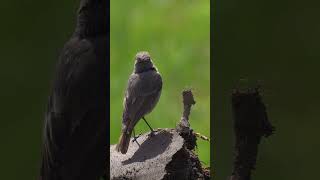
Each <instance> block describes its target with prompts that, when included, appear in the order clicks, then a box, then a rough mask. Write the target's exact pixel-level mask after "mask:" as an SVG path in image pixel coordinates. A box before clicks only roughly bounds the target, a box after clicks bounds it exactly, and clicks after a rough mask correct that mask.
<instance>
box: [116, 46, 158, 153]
mask: <svg viewBox="0 0 320 180" xmlns="http://www.w3.org/2000/svg"><path fill="white" fill-rule="evenodd" d="M161 90H162V78H161V75H160V73H159V71H158V69H157V68H156V66H155V65H154V64H153V62H152V60H151V57H150V54H149V53H148V52H147V51H141V52H138V53H137V54H136V57H135V65H134V70H133V73H132V74H131V75H130V77H129V80H128V84H127V89H126V91H125V97H124V101H123V106H124V110H123V114H122V129H121V136H120V138H119V142H118V144H117V146H116V150H117V151H118V152H121V153H122V154H126V153H127V151H128V147H129V144H130V137H131V134H132V131H134V126H135V125H136V124H137V123H138V121H139V120H140V119H141V118H142V119H143V120H144V121H145V123H146V124H147V125H148V127H149V128H150V130H151V135H152V134H153V133H154V131H153V129H152V128H151V126H150V125H149V124H148V122H147V121H146V119H145V117H144V116H145V115H147V114H149V113H150V112H151V111H152V110H153V109H154V108H155V106H156V104H157V103H158V101H159V99H160V95H161Z"/></svg>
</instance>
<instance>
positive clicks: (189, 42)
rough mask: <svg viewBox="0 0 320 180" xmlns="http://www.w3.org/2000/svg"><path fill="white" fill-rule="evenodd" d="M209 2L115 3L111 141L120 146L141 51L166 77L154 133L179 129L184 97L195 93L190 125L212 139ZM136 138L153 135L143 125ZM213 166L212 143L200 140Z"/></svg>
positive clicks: (151, 120) (202, 151)
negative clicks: (132, 77) (126, 103)
mask: <svg viewBox="0 0 320 180" xmlns="http://www.w3.org/2000/svg"><path fill="white" fill-rule="evenodd" d="M209 3H210V1H208V0H202V1H195V0H181V1H171V0H161V1H159V0H147V1H146V0H136V1H125V0H112V1H111V6H110V9H111V22H110V23H111V24H110V29H111V31H110V38H111V41H110V46H111V49H110V54H111V59H110V65H111V67H110V78H111V79H110V83H111V84H110V86H111V89H110V98H111V102H110V104H111V108H110V111H111V117H110V125H111V128H110V130H111V132H110V142H111V144H115V143H117V141H118V138H119V136H120V130H121V117H122V110H123V105H122V104H123V96H124V92H125V88H126V85H127V80H128V77H129V75H130V74H131V73H132V71H133V65H134V56H135V54H136V53H137V52H138V51H141V50H145V51H149V52H150V54H151V57H152V59H153V62H154V63H155V65H156V66H157V68H158V69H159V71H160V73H161V75H162V78H163V89H162V94H161V98H160V101H159V103H158V105H157V106H156V108H155V109H154V110H153V112H152V113H150V114H149V115H147V116H146V119H147V120H148V121H149V123H150V124H151V126H152V127H153V128H165V127H171V128H173V127H175V125H176V123H177V122H178V121H179V120H180V117H181V114H182V109H183V108H182V97H181V92H182V90H183V89H184V88H192V89H193V92H194V95H195V100H196V102H197V103H196V105H195V106H194V107H193V109H192V112H191V116H190V123H191V126H192V128H193V129H194V130H195V131H196V132H200V133H201V134H203V135H206V136H210V5H209ZM135 130H136V133H143V132H146V131H148V127H147V125H146V124H145V123H144V122H143V121H140V122H139V123H138V124H137V126H136V128H135ZM197 151H198V153H199V156H200V159H201V160H202V161H203V162H204V163H205V165H207V166H209V163H210V155H209V154H210V144H209V143H208V142H205V141H202V140H199V141H198V150H197Z"/></svg>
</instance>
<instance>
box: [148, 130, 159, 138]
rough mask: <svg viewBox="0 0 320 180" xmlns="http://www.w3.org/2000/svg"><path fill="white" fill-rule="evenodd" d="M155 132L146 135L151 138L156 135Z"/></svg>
mask: <svg viewBox="0 0 320 180" xmlns="http://www.w3.org/2000/svg"><path fill="white" fill-rule="evenodd" d="M156 132H157V130H151V132H150V133H149V134H148V136H149V137H153V136H155V135H156Z"/></svg>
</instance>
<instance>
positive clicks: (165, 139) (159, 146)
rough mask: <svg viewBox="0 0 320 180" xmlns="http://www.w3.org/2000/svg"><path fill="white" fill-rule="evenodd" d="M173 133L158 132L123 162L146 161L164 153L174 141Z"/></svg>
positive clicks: (124, 163)
mask: <svg viewBox="0 0 320 180" xmlns="http://www.w3.org/2000/svg"><path fill="white" fill-rule="evenodd" d="M172 136H173V135H172V134H171V133H169V132H167V131H161V132H159V133H156V134H155V135H154V136H152V137H148V138H147V139H146V140H145V141H144V142H143V143H142V144H141V145H140V147H139V149H138V150H137V151H136V152H135V153H134V154H133V156H132V157H131V158H129V159H128V160H125V161H123V162H122V164H123V165H127V164H131V163H134V162H144V161H146V160H148V159H152V158H154V157H156V156H158V155H159V154H162V153H163V152H164V151H165V150H166V149H167V148H168V146H169V145H170V144H171V142H172Z"/></svg>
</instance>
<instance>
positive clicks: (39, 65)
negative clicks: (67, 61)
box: [0, 0, 78, 180]
mask: <svg viewBox="0 0 320 180" xmlns="http://www.w3.org/2000/svg"><path fill="white" fill-rule="evenodd" d="M77 7H78V2H77V1H62V0H56V1H53V0H48V1H41V0H34V1H32V3H31V2H30V1H21V0H11V1H2V2H1V7H0V9H1V10H0V21H1V28H0V39H1V43H0V49H1V53H0V59H1V61H0V81H1V88H0V92H1V93H0V99H1V101H0V108H1V110H0V111H1V113H0V123H1V124H0V141H1V148H0V159H1V163H0V169H1V173H0V179H12V180H16V179H26V180H29V179H30V180H33V179H38V175H39V167H40V157H41V137H42V123H43V120H44V112H45V108H46V103H47V97H48V94H49V89H50V85H51V84H50V83H51V80H52V76H53V71H54V67H55V62H56V60H57V58H58V54H59V51H60V50H61V48H62V47H63V44H64V43H65V42H66V41H67V40H68V39H69V37H70V35H71V34H72V33H73V30H74V24H75V17H76V10H77Z"/></svg>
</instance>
